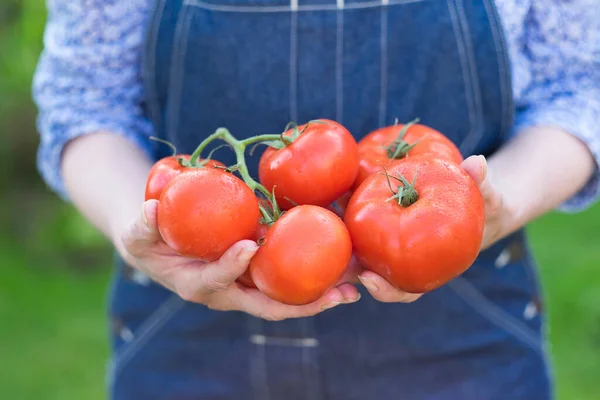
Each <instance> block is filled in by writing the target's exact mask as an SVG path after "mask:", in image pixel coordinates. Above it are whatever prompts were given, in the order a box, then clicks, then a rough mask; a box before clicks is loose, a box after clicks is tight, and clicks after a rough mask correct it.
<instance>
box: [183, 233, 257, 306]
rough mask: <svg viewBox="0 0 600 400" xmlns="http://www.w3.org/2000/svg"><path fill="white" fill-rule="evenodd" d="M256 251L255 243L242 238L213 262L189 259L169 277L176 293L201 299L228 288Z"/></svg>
mask: <svg viewBox="0 0 600 400" xmlns="http://www.w3.org/2000/svg"><path fill="white" fill-rule="evenodd" d="M257 250H258V246H257V245H256V243H255V242H253V241H252V240H242V241H240V242H237V243H236V244H234V245H233V246H231V247H230V248H229V249H228V250H227V251H226V252H225V253H224V254H223V255H222V256H221V258H220V259H219V260H217V261H215V262H212V263H206V264H199V263H196V262H190V264H189V265H186V266H184V267H183V268H181V269H180V271H178V273H177V274H176V275H175V276H173V277H172V279H173V280H174V282H173V283H174V285H175V287H176V288H177V293H178V294H179V295H180V296H181V297H182V298H183V299H184V300H187V301H194V302H202V301H203V300H204V298H205V297H206V296H207V295H208V294H211V293H215V292H222V291H225V290H227V289H228V288H229V287H230V286H232V285H233V283H234V282H235V281H236V280H237V279H238V278H239V277H240V276H241V275H242V274H243V273H244V272H245V271H246V269H247V268H248V263H249V262H250V259H251V258H252V257H253V256H254V254H255V253H256V251H257Z"/></svg>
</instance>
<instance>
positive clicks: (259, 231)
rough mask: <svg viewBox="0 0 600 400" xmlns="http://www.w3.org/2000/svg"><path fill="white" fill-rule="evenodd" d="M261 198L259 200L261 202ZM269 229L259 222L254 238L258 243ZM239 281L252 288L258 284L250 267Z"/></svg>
mask: <svg viewBox="0 0 600 400" xmlns="http://www.w3.org/2000/svg"><path fill="white" fill-rule="evenodd" d="M260 201H261V200H259V202H260ZM268 229H269V227H268V226H267V225H265V224H260V223H259V224H258V227H257V228H256V232H254V237H253V238H252V239H253V240H254V241H256V242H257V243H260V242H262V241H263V240H264V238H265V236H266V234H267V230H268ZM237 281H238V282H239V283H241V284H242V285H244V286H247V287H250V288H256V285H255V284H254V281H253V280H252V277H251V276H250V269H249V268H248V269H247V270H246V272H244V273H243V274H242V275H241V276H240V277H239V278H238V279H237Z"/></svg>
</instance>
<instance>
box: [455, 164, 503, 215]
mask: <svg viewBox="0 0 600 400" xmlns="http://www.w3.org/2000/svg"><path fill="white" fill-rule="evenodd" d="M462 167H463V169H464V170H465V171H466V172H467V173H468V174H469V175H470V176H471V178H473V180H474V181H475V182H476V183H477V185H478V186H479V191H480V192H481V195H482V196H483V200H484V201H485V211H486V219H490V218H493V217H494V216H495V215H496V214H497V213H498V211H499V210H500V209H501V208H502V205H503V201H502V196H501V195H500V193H499V192H498V190H496V188H495V186H494V185H493V183H492V179H491V176H490V174H488V170H487V162H486V160H485V157H484V156H471V157H468V158H467V159H466V160H465V161H463V163H462Z"/></svg>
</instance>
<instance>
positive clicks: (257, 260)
mask: <svg viewBox="0 0 600 400" xmlns="http://www.w3.org/2000/svg"><path fill="white" fill-rule="evenodd" d="M351 257H352V241H351V240H350V234H349V233H348V230H347V229H346V226H345V225H344V223H343V222H342V220H341V219H340V218H339V217H338V216H337V215H335V214H334V213H333V212H331V211H329V210H327V209H325V208H321V207H317V206H312V205H302V206H298V207H294V208H292V209H291V210H290V211H287V212H286V213H284V214H283V215H282V216H281V217H280V218H279V219H278V220H277V221H275V223H274V224H273V225H272V226H271V227H270V228H269V230H268V231H267V234H266V236H265V240H264V243H263V244H262V246H261V247H260V248H259V249H258V251H257V252H256V255H255V256H254V257H253V258H252V260H250V267H249V268H250V275H251V276H252V280H253V281H254V283H255V284H256V286H257V287H258V289H260V291H261V292H263V293H265V294H266V295H267V296H269V297H271V298H272V299H275V300H277V301H280V302H282V303H286V304H291V305H301V304H308V303H311V302H313V301H316V300H318V299H319V298H320V297H321V296H323V295H324V294H325V292H326V291H327V290H328V289H330V288H331V287H333V286H334V285H335V284H336V283H337V282H338V281H339V280H340V279H341V277H342V276H343V274H344V272H345V270H346V267H347V266H348V263H349V262H350V258H351Z"/></svg>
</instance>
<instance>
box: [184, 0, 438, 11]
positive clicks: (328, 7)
mask: <svg viewBox="0 0 600 400" xmlns="http://www.w3.org/2000/svg"><path fill="white" fill-rule="evenodd" d="M425 1H429V0H390V1H389V5H391V6H395V5H403V4H411V3H422V2H425ZM184 4H185V5H190V6H193V7H198V8H203V9H205V10H211V11H221V12H239V13H261V12H262V13H269V12H291V11H292V10H291V7H290V6H289V5H285V6H284V5H280V6H260V5H250V6H234V5H223V4H215V3H209V2H205V1H201V0H185V1H184ZM375 7H381V0H372V1H363V2H358V3H350V4H345V6H344V9H346V10H356V9H364V8H375ZM337 10H339V6H338V4H337V2H336V4H307V5H298V10H297V11H337Z"/></svg>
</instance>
